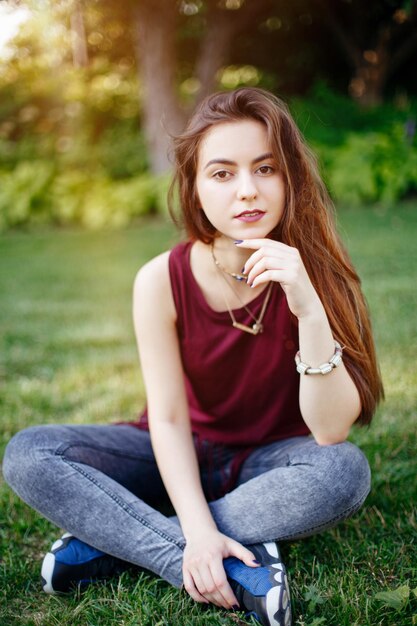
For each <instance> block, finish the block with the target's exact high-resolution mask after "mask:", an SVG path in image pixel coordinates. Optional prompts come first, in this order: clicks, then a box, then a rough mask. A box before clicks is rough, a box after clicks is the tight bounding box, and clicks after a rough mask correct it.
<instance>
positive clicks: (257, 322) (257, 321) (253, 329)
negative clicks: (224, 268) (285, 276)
mask: <svg viewBox="0 0 417 626" xmlns="http://www.w3.org/2000/svg"><path fill="white" fill-rule="evenodd" d="M216 265H217V264H216ZM217 268H218V269H219V270H220V268H219V267H218V266H217ZM220 271H221V270H220ZM220 276H221V277H222V278H223V280H224V281H225V282H226V284H227V285H229V287H230V289H231V290H232V291H233V293H234V294H235V296H236V297H237V299H238V300H239V302H240V304H241V305H242V307H243V308H244V309H245V311H246V312H247V313H249V315H250V316H251V318H252V319H253V320H254V323H253V324H252V326H247V325H246V324H241V323H240V322H238V321H237V320H236V318H235V316H234V314H233V311H232V309H231V307H230V306H229V302H228V300H227V298H226V294H225V293H224V290H223V287H222V285H221V283H220V289H221V292H222V294H223V298H224V301H225V303H226V306H227V311H228V313H229V315H230V319H231V320H232V326H233V328H237V329H238V330H243V331H244V332H245V333H250V334H251V335H258V334H259V333H262V332H263V329H264V327H263V324H262V320H263V318H264V315H265V312H266V307H267V306H268V302H269V299H270V297H271V291H272V285H273V283H272V282H270V283H269V287H268V288H267V291H266V295H265V299H264V302H263V304H262V309H261V312H260V313H259V317H255V315H254V314H253V313H252V311H251V310H250V309H248V307H247V306H246V305H245V304H243V302H242V300H241V298H240V296H239V294H238V293H237V292H236V291H235V290H234V288H233V287H232V285H231V284H230V283H228V282H227V279H226V276H224V274H222V273H221V274H220Z"/></svg>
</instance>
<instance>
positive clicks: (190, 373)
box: [136, 241, 310, 449]
mask: <svg viewBox="0 0 417 626" xmlns="http://www.w3.org/2000/svg"><path fill="white" fill-rule="evenodd" d="M191 246H192V242H190V241H187V242H183V243H180V244H178V245H177V246H175V247H174V248H173V249H172V250H171V253H170V257H169V273H170V281H171V288H172V294H173V298H174V303H175V308H176V312H177V331H178V338H179V345H180V352H181V359H182V365H183V370H184V377H185V387H186V392H187V399H188V405H189V410H190V419H191V426H192V430H193V433H194V434H195V436H196V437H197V438H198V439H200V440H207V441H211V442H213V443H219V444H222V445H225V446H238V447H239V448H242V447H245V448H250V449H253V448H254V447H257V446H259V445H264V444H267V443H271V442H273V441H277V440H279V439H285V438H288V437H294V436H299V435H308V434H309V433H310V431H309V429H308V427H307V425H306V424H305V422H304V420H303V418H302V416H301V413H300V408H299V399H298V395H299V374H298V373H297V372H296V369H295V363H294V356H295V353H296V351H297V349H298V328H297V322H296V320H295V318H294V317H293V316H292V315H291V313H290V311H289V308H288V305H287V300H286V297H285V294H284V292H283V291H282V289H281V287H280V285H279V284H278V283H274V284H273V286H272V290H271V297H270V300H269V303H268V306H267V309H266V312H265V315H264V318H263V321H262V323H263V327H264V330H263V332H262V333H260V334H258V335H251V334H249V333H246V332H242V331H241V330H238V329H236V328H233V326H232V321H231V318H230V315H229V313H228V311H224V312H217V311H214V310H213V309H212V308H211V307H210V306H209V305H208V303H207V301H206V299H205V297H204V295H203V293H202V291H201V289H200V287H199V285H198V283H197V281H196V279H195V278H194V275H193V273H192V271H191V264H190V251H191ZM265 295H266V292H265V291H263V292H262V293H261V294H259V296H257V297H256V298H255V299H254V300H252V302H250V303H249V304H248V305H247V308H248V309H249V310H250V311H251V312H252V313H253V315H254V316H255V317H258V315H259V314H260V311H261V308H262V305H263V302H264V298H265ZM233 314H234V316H235V318H236V320H237V321H238V322H241V323H243V324H246V325H252V324H253V322H254V320H253V319H252V317H251V316H250V315H249V313H248V312H247V311H246V310H245V308H244V307H242V308H239V309H234V310H233ZM136 425H137V426H138V427H139V428H144V429H147V426H148V424H147V413H146V410H145V412H144V413H143V414H142V416H141V419H140V422H139V423H137V424H136Z"/></svg>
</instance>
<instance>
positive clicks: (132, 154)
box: [95, 121, 148, 179]
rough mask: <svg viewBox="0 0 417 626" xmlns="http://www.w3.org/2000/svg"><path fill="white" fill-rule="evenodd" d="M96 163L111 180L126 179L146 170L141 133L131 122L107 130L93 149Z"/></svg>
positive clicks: (144, 149) (145, 154)
mask: <svg viewBox="0 0 417 626" xmlns="http://www.w3.org/2000/svg"><path fill="white" fill-rule="evenodd" d="M95 153H96V156H97V162H98V163H100V164H101V166H102V167H103V169H104V170H105V171H106V172H107V173H108V175H109V176H110V177H111V178H114V179H118V178H128V177H130V176H136V175H137V174H139V173H141V172H145V171H146V170H147V169H148V159H147V152H146V146H145V139H144V136H143V133H142V132H140V130H139V129H138V127H137V124H134V123H132V122H131V121H129V122H127V123H126V122H125V123H120V122H119V123H117V124H114V125H112V126H111V127H109V128H107V129H106V130H105V131H104V132H103V134H102V136H101V138H100V140H99V141H98V143H97V145H96V147H95Z"/></svg>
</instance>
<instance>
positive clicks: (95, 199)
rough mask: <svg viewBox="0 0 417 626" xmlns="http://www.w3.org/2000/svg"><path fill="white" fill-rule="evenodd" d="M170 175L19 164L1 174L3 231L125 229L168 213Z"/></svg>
mask: <svg viewBox="0 0 417 626" xmlns="http://www.w3.org/2000/svg"><path fill="white" fill-rule="evenodd" d="M168 184H169V176H159V177H156V176H152V175H151V174H149V173H143V174H141V175H139V176H134V177H132V178H126V179H122V180H116V181H115V180H112V179H110V178H109V177H108V176H107V175H106V173H105V171H102V170H101V171H95V172H93V173H91V174H90V173H89V172H88V171H82V170H79V169H67V170H65V171H63V172H61V173H56V171H55V170H54V168H53V166H52V165H51V164H49V163H48V162H46V163H45V162H42V161H34V162H26V161H25V162H23V163H21V164H19V165H18V166H17V168H16V170H15V171H14V172H1V173H0V230H7V229H8V228H16V227H28V226H29V227H30V226H36V225H39V224H46V223H48V224H56V225H60V226H77V225H78V226H84V227H86V228H88V229H93V230H94V229H99V228H122V227H124V226H127V225H128V224H129V223H131V222H132V221H133V220H135V219H136V218H138V217H141V216H143V215H149V214H151V213H156V212H159V213H162V214H165V213H166V194H167V189H168Z"/></svg>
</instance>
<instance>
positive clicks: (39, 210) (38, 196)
mask: <svg viewBox="0 0 417 626" xmlns="http://www.w3.org/2000/svg"><path fill="white" fill-rule="evenodd" d="M54 174H55V168H54V166H53V165H52V164H51V163H49V162H47V161H34V162H28V161H23V162H22V163H19V165H18V166H17V167H16V169H15V170H14V171H13V172H2V173H1V174H0V228H3V229H4V228H6V227H11V226H22V225H24V224H28V223H32V224H39V223H46V222H49V221H50V209H51V205H50V197H49V190H50V187H51V184H52V181H53V178H54Z"/></svg>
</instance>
